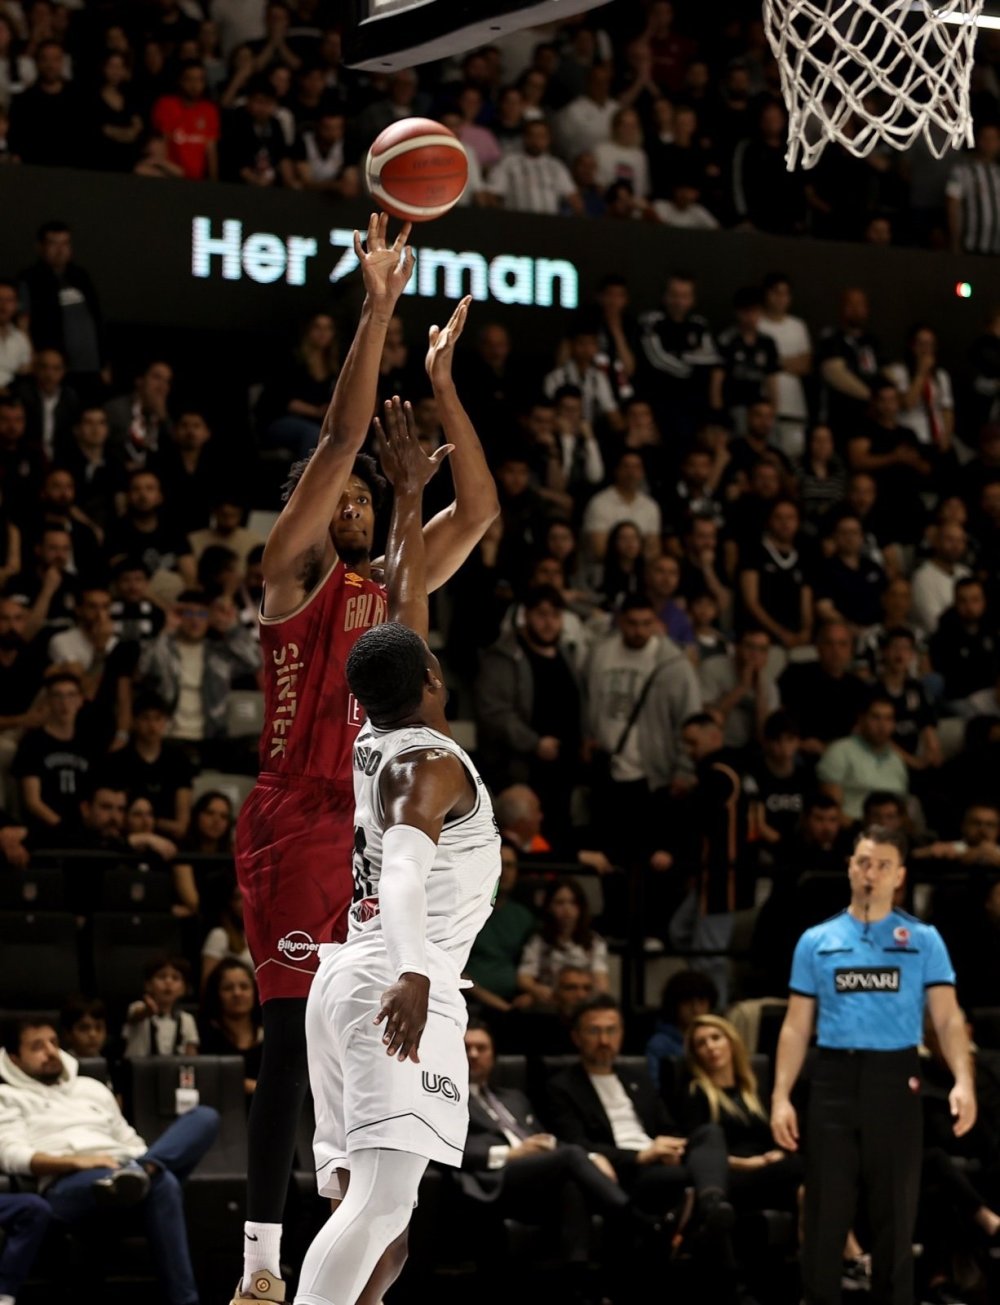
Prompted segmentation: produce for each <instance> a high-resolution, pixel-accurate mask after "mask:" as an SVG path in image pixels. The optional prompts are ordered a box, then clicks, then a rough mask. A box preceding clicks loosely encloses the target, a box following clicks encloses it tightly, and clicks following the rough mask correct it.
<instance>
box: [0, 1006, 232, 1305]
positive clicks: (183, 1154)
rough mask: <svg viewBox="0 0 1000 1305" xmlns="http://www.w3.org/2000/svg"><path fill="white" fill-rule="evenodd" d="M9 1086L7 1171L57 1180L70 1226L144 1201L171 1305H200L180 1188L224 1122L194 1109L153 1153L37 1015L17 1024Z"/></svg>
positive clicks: (6, 1054)
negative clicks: (110, 1209) (108, 1209)
mask: <svg viewBox="0 0 1000 1305" xmlns="http://www.w3.org/2000/svg"><path fill="white" fill-rule="evenodd" d="M0 1080H2V1082H3V1086H2V1087H0V1102H2V1105H3V1117H2V1122H0V1169H3V1170H4V1171H5V1172H6V1173H10V1174H18V1175H24V1176H27V1175H34V1176H35V1177H38V1178H43V1179H44V1178H48V1179H50V1180H51V1181H50V1182H49V1183H48V1185H47V1186H46V1189H45V1200H46V1201H47V1202H48V1204H49V1206H50V1207H51V1210H52V1214H53V1216H54V1217H55V1218H56V1219H57V1220H58V1221H59V1222H60V1223H65V1224H69V1225H71V1226H72V1225H75V1224H77V1223H80V1222H81V1221H82V1220H84V1219H86V1218H87V1217H88V1216H90V1215H92V1214H94V1213H95V1212H97V1211H98V1210H100V1209H101V1208H102V1207H105V1208H106V1207H117V1208H119V1209H121V1208H123V1207H126V1206H129V1205H135V1204H137V1203H140V1202H141V1203H142V1205H143V1210H144V1214H145V1226H146V1231H147V1235H148V1237H149V1240H150V1249H151V1252H152V1255H153V1259H154V1262H155V1263H156V1265H157V1274H158V1276H159V1278H160V1279H161V1280H162V1282H163V1284H164V1293H165V1295H166V1298H167V1300H168V1302H169V1305H191V1302H192V1301H196V1300H197V1299H198V1290H197V1286H196V1284H195V1280H194V1272H193V1270H192V1267H191V1259H190V1255H189V1252H188V1242H187V1232H186V1230H185V1226H184V1214H183V1203H182V1195H181V1189H180V1182H181V1180H183V1179H184V1178H186V1177H187V1175H188V1174H189V1173H190V1172H191V1170H192V1169H194V1167H195V1165H197V1163H198V1162H199V1160H201V1158H202V1156H204V1155H205V1153H206V1152H207V1151H208V1150H209V1148H210V1147H211V1145H212V1143H213V1142H214V1141H215V1137H216V1134H217V1132H218V1128H219V1116H218V1114H217V1113H216V1112H215V1111H214V1110H212V1109H211V1108H210V1107H208V1106H195V1107H194V1108H193V1109H192V1110H189V1111H188V1112H187V1113H186V1114H184V1115H183V1116H182V1117H181V1118H180V1119H177V1120H175V1121H174V1122H173V1123H172V1124H170V1125H169V1127H168V1128H167V1129H166V1131H165V1132H164V1133H162V1134H161V1135H160V1137H159V1138H158V1139H157V1141H156V1142H154V1143H153V1145H152V1146H151V1147H147V1145H146V1143H145V1142H144V1141H143V1139H142V1138H141V1137H140V1136H139V1135H138V1133H136V1132H135V1130H134V1129H133V1128H132V1127H131V1126H130V1125H129V1124H128V1123H126V1121H125V1119H124V1117H123V1115H122V1113H121V1110H120V1108H119V1106H118V1103H117V1102H116V1101H115V1098H114V1097H113V1096H112V1094H111V1092H110V1090H109V1089H108V1088H106V1087H105V1086H104V1084H103V1083H98V1082H97V1080H96V1079H92V1078H86V1077H84V1076H83V1075H81V1074H79V1073H78V1072H77V1065H76V1061H75V1060H73V1058H72V1057H71V1056H69V1055H67V1054H66V1053H65V1052H61V1051H60V1050H59V1037H58V1034H57V1032H56V1030H55V1028H53V1027H52V1025H51V1024H49V1023H47V1022H45V1021H44V1020H40V1019H39V1018H38V1017H35V1019H29V1018H25V1019H22V1020H19V1021H17V1022H16V1023H14V1024H13V1025H12V1026H11V1028H10V1031H9V1032H8V1034H7V1036H6V1038H5V1047H4V1050H3V1052H2V1053H0ZM105 1217H107V1214H106V1215H105Z"/></svg>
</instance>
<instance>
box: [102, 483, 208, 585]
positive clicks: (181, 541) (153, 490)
mask: <svg viewBox="0 0 1000 1305" xmlns="http://www.w3.org/2000/svg"><path fill="white" fill-rule="evenodd" d="M108 553H109V554H110V556H111V564H112V566H117V565H118V564H119V563H120V562H123V561H124V560H125V558H136V559H141V561H142V563H143V565H144V566H145V567H146V568H147V570H148V571H149V573H150V575H151V576H152V577H153V578H154V583H157V584H159V583H161V582H163V583H166V584H167V585H171V584H172V585H173V586H174V588H175V590H176V586H177V581H176V580H175V579H173V578H172V577H171V578H170V579H169V580H167V581H165V582H164V577H163V576H162V574H161V575H158V573H163V572H177V574H178V576H179V577H180V581H181V582H182V583H184V584H189V585H190V584H192V583H193V582H194V578H195V565H194V557H193V555H192V553H191V548H190V545H189V544H188V541H187V538H186V537H185V535H184V534H183V533H182V532H181V531H180V530H178V529H177V528H176V527H175V526H174V525H172V524H170V522H169V520H168V516H167V513H166V511H165V510H164V500H163V487H162V484H161V481H160V477H159V476H158V475H157V474H156V473H155V472H153V471H149V470H147V469H145V468H140V469H138V470H136V471H133V472H132V473H131V474H130V475H129V478H128V491H127V494H126V510H125V515H124V517H122V518H121V520H120V521H119V522H118V523H117V525H116V526H115V528H114V529H113V530H112V532H111V536H110V538H109V539H108Z"/></svg>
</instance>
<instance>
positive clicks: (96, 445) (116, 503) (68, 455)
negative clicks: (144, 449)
mask: <svg viewBox="0 0 1000 1305" xmlns="http://www.w3.org/2000/svg"><path fill="white" fill-rule="evenodd" d="M110 430H111V428H110V426H109V425H108V418H107V414H106V413H105V411H104V409H103V408H97V407H87V408H84V409H83V411H82V412H80V414H79V416H78V418H77V420H76V424H75V425H74V427H73V434H72V439H71V440H70V441H69V442H68V444H67V446H66V448H65V450H64V452H63V454H62V456H61V461H62V462H63V464H64V465H65V468H66V470H67V471H68V472H69V473H70V475H71V476H72V477H73V483H74V485H75V486H76V499H77V505H78V507H79V509H80V511H81V512H82V513H83V515H84V516H85V517H87V519H88V520H89V521H92V522H93V524H94V525H95V526H96V527H97V528H98V529H99V530H100V531H101V534H102V537H103V538H106V537H107V534H108V531H109V529H110V528H111V526H112V525H113V524H114V522H115V520H116V519H117V518H118V517H119V516H121V514H122V513H123V512H124V511H125V507H126V502H127V497H126V496H127V490H128V481H127V479H126V476H125V471H124V468H123V467H122V466H121V464H120V463H119V462H117V461H115V460H113V459H112V458H111V457H110V456H108V452H107V446H108V438H109V435H110Z"/></svg>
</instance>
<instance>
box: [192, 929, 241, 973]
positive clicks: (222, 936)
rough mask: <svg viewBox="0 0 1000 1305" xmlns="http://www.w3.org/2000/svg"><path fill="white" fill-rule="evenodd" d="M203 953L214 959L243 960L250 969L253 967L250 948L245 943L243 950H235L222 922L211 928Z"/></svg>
mask: <svg viewBox="0 0 1000 1305" xmlns="http://www.w3.org/2000/svg"><path fill="white" fill-rule="evenodd" d="M201 954H202V956H203V957H208V959H209V960H213V961H225V960H229V959H233V960H237V961H242V962H243V964H244V965H249V967H250V969H251V970H252V969H253V957H252V956H251V955H250V948H249V947H248V946H247V944H246V943H244V944H243V950H242V951H240V952H234V951H233V949H232V947H230V945H229V935H228V934H227V933H226V931H225V929H223V927H222V925H221V924H220V925H216V926H215V928H214V929H209V931H208V935H207V937H206V938H205V941H204V942H203V943H202V945H201Z"/></svg>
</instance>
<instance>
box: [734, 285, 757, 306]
mask: <svg viewBox="0 0 1000 1305" xmlns="http://www.w3.org/2000/svg"><path fill="white" fill-rule="evenodd" d="M760 304H761V292H760V291H759V290H758V289H757V287H756V286H754V285H748V286H743V287H742V288H741V289H739V290H737V291H736V293H735V294H734V295H733V307H734V308H735V309H736V310H737V312H738V311H740V310H741V309H746V308H759V307H760Z"/></svg>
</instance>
